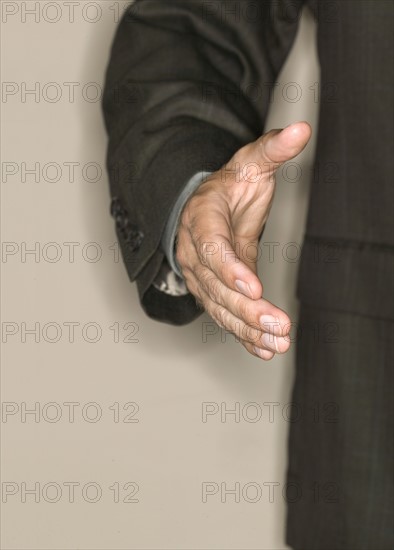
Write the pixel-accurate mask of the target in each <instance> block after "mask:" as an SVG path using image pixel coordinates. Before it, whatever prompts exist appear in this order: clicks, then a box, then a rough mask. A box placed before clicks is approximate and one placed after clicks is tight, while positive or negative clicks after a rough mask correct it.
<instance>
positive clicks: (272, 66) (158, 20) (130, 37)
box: [103, 0, 302, 323]
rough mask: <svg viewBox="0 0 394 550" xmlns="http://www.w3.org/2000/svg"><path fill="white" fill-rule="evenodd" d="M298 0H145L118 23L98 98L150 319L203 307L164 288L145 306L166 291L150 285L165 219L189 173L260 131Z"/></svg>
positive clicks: (119, 209)
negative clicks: (173, 297) (176, 304)
mask: <svg viewBox="0 0 394 550" xmlns="http://www.w3.org/2000/svg"><path fill="white" fill-rule="evenodd" d="M301 4H302V2H301V0H299V1H298V2H295V1H294V0H279V1H278V0H275V1H272V2H270V1H266V2H260V3H256V2H254V1H253V2H252V1H251V2H249V1H248V0H244V1H240V0H239V1H234V2H228V1H226V2H222V1H218V0H217V1H206V0H190V1H187V2H185V1H183V0H140V1H137V2H135V3H134V4H133V5H132V6H131V7H130V8H129V10H128V12H127V13H126V14H125V16H124V17H123V19H122V21H121V23H120V25H119V27H118V30H117V34H116V37H115V40H114V43H113V47H112V51H111V57H110V62H109V65H108V69H107V74H106V81H105V90H104V100H103V110H104V116H105V122H106V128H107V131H108V134H109V145H108V156H107V164H108V172H109V178H110V187H111V195H112V198H113V208H112V212H113V214H114V217H115V219H116V228H117V234H118V238H119V242H120V247H121V251H122V255H123V258H124V262H125V265H126V268H127V271H128V274H129V278H130V280H131V281H136V282H137V285H138V292H139V296H140V300H141V304H142V306H143V307H144V309H145V311H146V312H147V314H148V315H151V316H152V317H154V318H158V319H160V320H164V321H166V322H176V323H179V320H180V319H181V321H182V322H189V321H190V320H192V319H193V318H195V317H196V316H197V315H199V314H200V313H201V309H200V308H199V307H198V306H197V304H196V303H195V300H194V299H192V296H191V295H190V294H189V296H187V297H186V300H185V301H184V303H183V304H182V305H180V306H179V310H178V311H175V313H173V312H172V311H170V310H171V309H174V310H176V309H177V307H174V308H173V307H172V306H170V305H169V304H170V303H171V304H174V302H173V301H171V297H170V302H168V301H166V302H165V303H164V302H163V303H162V304H160V312H159V313H158V314H156V313H155V312H153V313H151V312H152V308H153V309H154V307H155V306H156V305H157V303H158V301H160V300H162V299H164V300H166V299H165V298H164V297H163V296H162V295H163V293H159V292H158V291H157V294H155V292H154V290H153V289H154V287H153V285H152V282H153V280H154V278H155V276H156V275H157V273H158V271H159V269H160V266H161V265H162V263H163V259H164V253H163V251H162V249H161V247H160V241H161V238H162V235H163V232H164V230H165V226H166V222H167V220H168V218H169V215H170V213H171V211H172V209H173V207H174V205H175V203H176V200H177V197H178V196H179V195H180V193H181V191H182V188H183V186H184V185H185V182H187V181H188V180H189V179H190V178H191V177H192V176H193V175H194V174H195V173H197V172H199V171H203V170H206V171H210V172H214V171H215V170H218V169H219V168H220V167H221V166H222V165H223V164H224V163H225V162H227V161H228V160H229V159H230V158H231V157H232V155H233V154H234V152H235V151H237V150H238V149H239V148H240V147H242V146H243V145H245V144H247V143H249V142H251V141H253V140H255V139H256V138H257V137H258V136H259V135H260V134H261V133H262V130H263V126H264V121H265V118H266V114H267V110H268V106H269V98H270V91H271V89H272V86H273V85H274V82H275V78H276V76H277V74H278V72H279V70H280V67H281V66H282V64H283V62H284V60H285V58H286V56H287V53H288V51H289V49H290V47H291V44H292V42H293V40H294V37H295V33H296V30H297V23H298V18H299V15H300V7H301ZM160 294H161V295H160ZM179 299H180V298H179ZM176 300H178V298H176ZM180 311H181V312H182V314H181V315H179V312H180Z"/></svg>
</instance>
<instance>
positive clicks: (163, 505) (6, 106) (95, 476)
mask: <svg viewBox="0 0 394 550" xmlns="http://www.w3.org/2000/svg"><path fill="white" fill-rule="evenodd" d="M125 5H126V2H112V1H111V2H110V1H108V2H105V1H101V2H74V6H73V8H74V10H75V11H74V20H73V21H72V20H71V19H72V18H71V17H70V9H71V8H70V6H69V7H67V3H64V2H60V1H59V2H56V3H55V2H5V1H2V2H1V7H2V39H1V41H2V43H1V46H2V54H1V55H2V58H1V68H2V81H3V96H2V104H1V110H2V138H3V139H2V150H1V153H2V219H1V226H2V263H1V268H2V310H1V314H2V337H3V344H2V419H1V420H2V422H1V431H2V493H3V502H2V519H1V527H2V535H1V537H2V540H1V543H2V546H1V547H2V548H4V549H18V550H19V549H37V550H38V549H40V550H43V549H88V548H89V549H115V548H119V549H126V548H128V549H137V548H138V549H238V548H239V549H241V548H242V549H263V548H264V549H278V548H281V549H282V548H286V545H285V543H284V521H285V502H284V500H283V497H282V489H283V484H284V474H285V469H286V437H287V432H288V427H289V423H288V421H286V418H287V416H286V415H287V410H288V409H287V407H286V404H287V403H288V402H289V400H290V390H291V384H292V379H293V360H294V350H293V349H291V351H290V352H289V353H288V354H287V355H286V356H282V357H276V358H275V359H274V360H273V361H271V362H269V363H264V362H262V361H260V360H258V359H256V358H254V357H252V356H250V355H248V354H247V352H246V351H245V350H244V348H243V347H242V346H241V345H240V344H239V343H237V342H235V341H234V338H233V337H232V336H231V335H227V337H226V335H225V334H224V333H223V332H222V331H220V330H219V329H218V331H217V332H216V334H213V335H211V336H208V337H206V338H204V337H203V334H204V330H205V331H207V330H212V329H213V328H214V325H213V324H212V322H211V320H210V318H209V317H208V316H207V315H203V316H202V317H200V318H199V319H198V320H196V321H195V322H194V323H192V324H190V325H188V326H185V327H181V328H176V327H172V326H169V325H164V324H161V323H157V322H155V321H152V320H150V319H149V318H147V317H146V316H145V314H144V313H143V311H142V310H141V308H140V306H139V302H138V296H137V289H136V286H135V285H134V284H130V283H129V281H128V279H127V276H126V272H125V269H124V267H123V264H122V263H121V261H119V259H118V257H117V252H118V251H117V248H116V246H114V243H115V231H114V225H113V221H112V219H111V218H110V216H109V213H108V210H109V194H108V189H107V179H106V175H105V169H104V158H105V147H106V136H105V133H104V128H103V122H102V117H101V110H100V109H101V107H100V102H99V101H98V102H97V101H95V95H96V93H97V89H98V88H99V86H101V85H102V81H103V72H104V69H105V67H106V63H107V58H108V53H109V47H110V43H111V40H112V38H113V34H114V31H115V28H116V21H117V11H118V10H119V12H120V13H121V12H122V9H123V7H124V6H125ZM31 9H35V10H36V13H35V14H33V15H31V14H30V15H29V14H27V13H26V10H31ZM50 21H52V22H50ZM317 80H318V68H317V61H316V53H315V27H314V24H313V21H312V19H311V16H310V15H309V13H306V14H304V17H303V19H302V23H301V26H300V33H299V35H298V38H297V42H296V45H295V48H294V50H293V52H292V54H291V56H290V58H289V59H288V61H287V63H286V66H285V67H284V69H283V71H282V73H281V75H280V78H279V79H278V82H279V85H278V87H277V92H276V94H275V97H276V101H275V104H274V109H273V110H272V111H271V113H270V116H269V120H268V121H267V128H272V127H282V126H284V125H287V124H289V123H290V122H293V121H296V120H300V119H301V120H302V119H306V120H308V121H309V122H310V123H311V124H312V126H313V128H314V129H315V128H316V110H317V107H318V104H317V103H316V102H315V101H314V92H313V91H312V90H310V89H309V87H310V86H312V87H313V86H314V83H315V82H317ZM289 82H296V83H297V84H298V85H299V86H300V90H301V91H302V97H301V98H300V99H299V101H292V99H293V98H294V97H295V96H294V92H295V88H294V87H292V88H291V87H290V88H289V87H286V84H287V83H289ZM50 83H52V84H50ZM65 83H77V84H78V85H77V84H75V85H74V84H73V85H71V84H65ZM89 83H91V84H89ZM92 83H93V84H92ZM95 83H96V84H95ZM32 88H35V89H36V90H37V95H34V94H33V95H32V94H27V95H25V91H26V90H27V89H28V90H29V89H32ZM286 89H287V90H288V93H289V97H288V98H287V100H286V99H284V98H283V94H282V91H283V90H286ZM59 90H60V91H59ZM71 90H74V93H75V97H74V98H73V97H72V96H71ZM55 99H57V101H55ZM313 148H314V141H312V142H311V144H310V145H309V146H308V148H307V150H306V151H305V152H304V154H303V155H302V159H301V160H302V166H303V177H302V179H301V181H297V182H295V183H289V182H286V181H283V180H279V182H278V190H277V196H276V199H275V203H274V207H273V211H272V215H271V218H270V221H269V226H268V228H267V230H266V233H265V240H266V241H270V242H277V243H279V245H278V246H277V247H276V248H275V256H274V261H269V258H268V254H267V253H263V256H262V259H261V262H260V274H261V276H262V277H263V281H264V284H265V289H266V296H267V297H268V299H270V300H272V301H273V302H275V303H276V304H278V305H279V306H280V307H282V308H284V309H285V310H287V311H288V312H289V313H290V316H291V318H292V319H296V314H297V301H296V299H295V296H294V290H295V277H296V271H297V268H298V262H297V261H295V262H289V261H285V260H284V259H283V254H282V252H284V253H285V252H286V250H287V251H288V252H289V254H294V252H295V251H296V249H295V248H294V247H293V249H291V248H290V249H288V248H287V247H286V243H289V242H296V243H300V242H301V239H302V234H303V226H304V223H305V211H306V205H307V198H308V181H309V175H310V168H311V163H312V155H313ZM70 163H75V164H74V165H73V166H74V168H75V174H74V177H71V175H70V167H71V166H72V165H71V164H70ZM91 163H93V164H91ZM34 166H36V168H37V173H36V174H31V173H26V169H31V168H33V167H34ZM100 170H102V174H101V175H100ZM96 180H97V181H96ZM66 243H74V244H73V245H71V244H66ZM92 243H93V244H92ZM31 249H35V251H36V253H35V254H27V253H26V251H27V250H31ZM263 250H265V251H268V248H266V247H263ZM72 251H73V256H72ZM100 254H101V257H99V255H100ZM95 259H96V260H97V261H94V260H95ZM72 323H74V325H73V326H74V336H73V338H72V337H70V333H71V328H70V327H71V324H72ZM126 323H129V324H128V325H125V324H126ZM111 327H112V328H111ZM34 328H35V329H36V334H32V333H30V332H28V331H29V330H31V329H34ZM130 339H131V340H132V339H134V340H136V341H135V342H129V341H127V340H130ZM96 340H97V341H96ZM117 340H119V341H117ZM207 402H211V403H214V405H211V410H213V411H219V412H217V413H216V414H211V415H209V416H208V417H207V418H206V422H203V418H202V407H203V403H207ZM67 403H68V405H67ZM70 403H73V405H71V404H70ZM130 403H131V404H130ZM132 403H135V404H136V405H133V404H132ZM251 403H252V404H251ZM253 403H254V405H253ZM270 403H271V405H269V404H270ZM272 403H276V405H275V406H274V405H272ZM215 404H216V405H215ZM248 404H249V405H248ZM137 406H138V407H137ZM235 407H239V412H240V414H239V422H235V417H234V415H231V414H227V415H226V414H224V416H223V418H222V419H221V415H220V410H221V409H223V412H224V413H225V412H226V411H225V409H226V408H227V409H234V408H235ZM34 408H35V410H36V414H28V413H27V410H31V409H34ZM72 410H73V411H74V418H72V415H71V411H72ZM270 411H271V418H270V416H269V412H270ZM272 411H273V412H272ZM118 413H119V415H118ZM256 413H259V414H261V418H259V419H257V421H255V422H253V417H254V416H255V415H256ZM72 420H73V421H72ZM133 420H134V421H135V420H138V422H133ZM270 420H271V421H270ZM70 483H75V485H74V497H73V498H72V497H71V489H70V487H71V486H70ZM128 483H129V485H125V484H128ZM206 483H210V485H209V486H208V489H210V490H214V491H216V492H215V494H211V495H209V496H207V497H206V499H205V500H206V502H204V498H203V487H206V488H207V486H206V485H204V484H206ZM222 483H224V485H221V484H222ZM248 483H249V484H251V485H247V484H248ZM273 483H276V484H278V485H276V486H275V490H274V493H273V496H272V494H271V498H270V497H269V488H270V486H271V490H272V487H273V485H272V484H273ZM48 484H49V485H48ZM77 484H78V485H77ZM116 484H118V485H116ZM236 484H239V485H238V486H237V485H236ZM245 486H246V487H245ZM111 487H112V488H111ZM234 487H239V502H235V500H236V498H235V496H234V494H229V493H228V494H227V495H226V494H225V489H226V488H227V489H228V490H230V489H231V488H234ZM117 488H119V492H117ZM32 489H36V490H37V492H36V495H34V494H32V493H31V492H29V491H31V490H32ZM259 491H261V493H260V498H259V499H258V496H259ZM130 499H135V500H137V502H124V500H126V501H127V500H130ZM36 500H37V501H38V502H36ZM117 500H119V502H116V501H117ZM222 500H223V501H224V502H222ZM253 500H256V502H252V501H253ZM94 501H96V502H94Z"/></svg>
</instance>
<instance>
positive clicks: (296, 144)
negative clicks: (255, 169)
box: [254, 122, 312, 171]
mask: <svg viewBox="0 0 394 550" xmlns="http://www.w3.org/2000/svg"><path fill="white" fill-rule="evenodd" d="M311 135H312V128H311V127H310V125H309V124H308V123H307V122H295V123H294V124H290V125H289V126H286V128H283V129H282V130H271V131H270V132H267V133H266V134H264V135H263V136H262V137H260V138H259V139H258V140H256V141H255V142H254V145H255V147H254V149H255V154H258V155H260V159H261V157H263V161H264V167H265V168H266V170H267V171H272V169H273V168H274V169H276V168H278V166H280V165H281V164H283V163H284V162H287V161H288V160H290V159H292V158H294V157H296V156H297V155H299V154H300V153H301V151H302V150H303V149H304V148H305V146H306V145H307V143H308V141H309V139H310V137H311Z"/></svg>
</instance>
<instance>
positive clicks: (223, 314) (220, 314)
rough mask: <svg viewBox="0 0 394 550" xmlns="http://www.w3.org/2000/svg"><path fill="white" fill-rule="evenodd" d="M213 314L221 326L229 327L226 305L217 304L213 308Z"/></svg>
mask: <svg viewBox="0 0 394 550" xmlns="http://www.w3.org/2000/svg"><path fill="white" fill-rule="evenodd" d="M212 316H213V318H214V319H215V320H216V322H217V323H218V325H219V326H221V327H222V328H228V327H229V323H228V313H227V311H226V310H225V309H224V307H222V306H219V305H216V306H214V307H213V309H212Z"/></svg>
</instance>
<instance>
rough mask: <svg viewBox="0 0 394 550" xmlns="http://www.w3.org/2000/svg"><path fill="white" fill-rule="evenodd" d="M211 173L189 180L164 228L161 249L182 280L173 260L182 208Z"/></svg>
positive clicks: (195, 175)
mask: <svg viewBox="0 0 394 550" xmlns="http://www.w3.org/2000/svg"><path fill="white" fill-rule="evenodd" d="M211 173H212V172H205V171H201V172H197V174H194V176H193V177H191V178H190V179H189V181H188V182H187V183H186V185H185V187H184V188H183V189H182V192H181V193H180V195H179V197H178V199H177V201H176V203H175V205H174V208H173V209H172V211H171V214H170V217H169V218H168V221H167V224H166V228H165V230H164V233H163V237H162V239H161V248H162V249H163V252H164V253H165V255H166V258H167V261H168V263H169V264H170V266H171V268H172V270H173V271H174V272H175V273H176V274H177V275H178V277H180V278H181V279H183V276H182V273H181V270H180V267H179V265H178V262H177V261H176V258H175V237H176V234H177V231H178V225H179V221H180V217H181V213H182V210H183V207H184V206H185V205H186V202H187V200H188V199H189V198H190V196H191V195H192V194H193V192H194V191H195V190H196V189H197V188H198V187H199V185H200V184H201V183H202V182H203V181H204V180H205V179H206V178H207V176H209V174H211Z"/></svg>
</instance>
